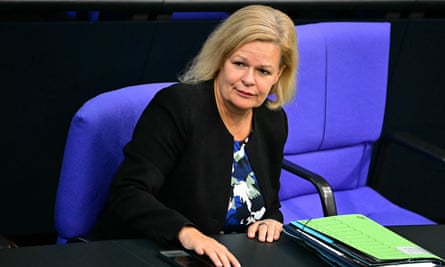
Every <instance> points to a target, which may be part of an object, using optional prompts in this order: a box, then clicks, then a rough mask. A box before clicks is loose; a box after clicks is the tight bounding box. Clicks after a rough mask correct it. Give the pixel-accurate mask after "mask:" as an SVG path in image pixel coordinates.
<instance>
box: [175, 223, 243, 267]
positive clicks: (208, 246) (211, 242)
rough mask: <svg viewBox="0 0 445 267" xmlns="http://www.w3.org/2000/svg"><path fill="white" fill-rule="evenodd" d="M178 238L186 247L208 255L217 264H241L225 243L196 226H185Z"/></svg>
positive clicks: (222, 266)
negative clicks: (202, 231)
mask: <svg viewBox="0 0 445 267" xmlns="http://www.w3.org/2000/svg"><path fill="white" fill-rule="evenodd" d="M178 239H179V241H180V242H181V244H182V246H183V247H184V248H186V249H191V250H194V251H195V252H196V253H197V254H199V255H207V256H208V257H209V259H210V260H211V261H212V262H213V264H214V265H215V266H221V267H238V266H241V265H240V263H239V261H238V260H237V259H236V257H235V256H234V255H233V254H232V253H231V252H230V251H229V250H228V249H227V248H226V247H225V246H224V245H222V244H221V243H219V242H218V241H216V240H215V239H213V238H210V237H208V236H206V235H204V234H202V233H201V232H200V231H198V230H197V229H196V228H193V227H188V226H185V227H183V228H182V229H181V231H180V232H179V235H178Z"/></svg>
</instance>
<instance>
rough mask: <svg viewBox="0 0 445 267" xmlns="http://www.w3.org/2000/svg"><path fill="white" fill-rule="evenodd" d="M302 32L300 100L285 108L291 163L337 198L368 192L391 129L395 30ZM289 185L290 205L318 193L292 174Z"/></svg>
mask: <svg viewBox="0 0 445 267" xmlns="http://www.w3.org/2000/svg"><path fill="white" fill-rule="evenodd" d="M296 30H297V34H298V44H299V51H300V66H299V71H298V75H297V81H298V85H297V97H296V99H295V101H294V102H292V103H290V104H289V105H287V106H286V107H285V109H286V112H287V115H288V119H289V138H288V141H287V143H286V147H285V157H286V158H287V159H289V160H291V161H293V162H295V163H297V164H300V165H301V166H304V167H305V168H308V169H310V170H312V171H314V172H316V173H319V174H320V175H322V176H323V177H325V178H326V179H327V180H328V181H329V183H330V184H331V185H332V187H333V189H334V191H337V190H348V189H352V188H357V187H360V186H364V185H365V184H366V180H367V175H368V168H369V164H370V159H371V149H372V145H373V143H374V142H375V141H376V140H377V139H378V138H379V136H380V133H381V129H382V124H383V117H384V111H385V101H386V88H387V74H388V60H389V48H390V47H389V45H390V24H389V23H385V22H379V23H377V22H375V23H365V22H359V23H355V22H335V23H318V24H308V25H301V26H297V27H296ZM281 182H282V184H285V185H286V186H282V189H281V192H280V198H281V199H282V200H285V199H289V198H293V197H296V196H302V195H307V194H311V193H315V188H314V187H313V186H312V185H310V184H309V183H307V182H306V181H303V180H301V179H296V178H295V177H294V176H292V175H290V174H289V173H288V172H286V171H283V173H282V177H281ZM308 208H310V207H308Z"/></svg>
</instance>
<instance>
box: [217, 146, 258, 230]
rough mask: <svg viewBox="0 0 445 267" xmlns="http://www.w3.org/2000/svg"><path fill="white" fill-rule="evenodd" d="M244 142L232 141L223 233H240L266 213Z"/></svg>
mask: <svg viewBox="0 0 445 267" xmlns="http://www.w3.org/2000/svg"><path fill="white" fill-rule="evenodd" d="M247 142H248V138H247V139H246V140H245V141H234V145H233V165H232V180H231V181H232V182H231V186H232V193H231V196H230V200H229V207H228V210H227V215H226V220H225V224H224V228H223V231H224V232H227V233H229V232H242V231H245V230H246V229H247V226H248V225H249V224H252V223H254V222H255V221H257V220H260V219H261V218H262V217H263V216H264V214H265V213H266V207H265V204H264V199H263V196H262V195H261V191H260V188H259V185H258V181H257V179H256V177H255V173H254V172H253V170H252V167H251V166H250V163H249V159H248V157H247V153H246V150H245V146H246V144H247Z"/></svg>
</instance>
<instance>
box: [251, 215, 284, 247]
mask: <svg viewBox="0 0 445 267" xmlns="http://www.w3.org/2000/svg"><path fill="white" fill-rule="evenodd" d="M282 230H283V224H282V223H280V222H278V221H276V220H271V219H269V220H263V221H258V222H255V223H253V224H252V225H250V226H249V228H248V229H247V236H248V237H249V238H255V236H257V238H258V240H259V241H260V242H273V241H275V240H278V239H279V238H280V234H281V231H282Z"/></svg>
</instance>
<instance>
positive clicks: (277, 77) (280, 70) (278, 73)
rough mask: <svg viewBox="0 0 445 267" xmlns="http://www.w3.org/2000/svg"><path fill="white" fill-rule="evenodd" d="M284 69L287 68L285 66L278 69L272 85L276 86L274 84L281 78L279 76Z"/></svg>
mask: <svg viewBox="0 0 445 267" xmlns="http://www.w3.org/2000/svg"><path fill="white" fill-rule="evenodd" d="M286 68H287V66H286V65H283V66H281V67H280V69H279V70H278V72H277V75H276V76H275V80H274V82H273V84H276V83H277V82H278V80H279V79H280V77H281V74H283V71H284V70H285V69H286Z"/></svg>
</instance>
